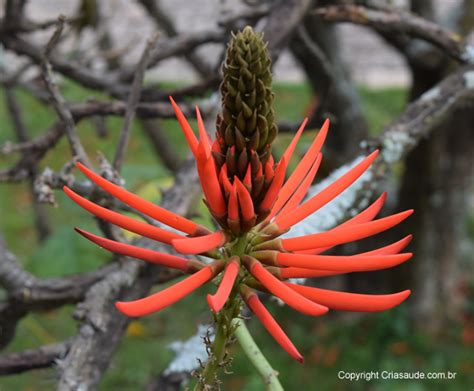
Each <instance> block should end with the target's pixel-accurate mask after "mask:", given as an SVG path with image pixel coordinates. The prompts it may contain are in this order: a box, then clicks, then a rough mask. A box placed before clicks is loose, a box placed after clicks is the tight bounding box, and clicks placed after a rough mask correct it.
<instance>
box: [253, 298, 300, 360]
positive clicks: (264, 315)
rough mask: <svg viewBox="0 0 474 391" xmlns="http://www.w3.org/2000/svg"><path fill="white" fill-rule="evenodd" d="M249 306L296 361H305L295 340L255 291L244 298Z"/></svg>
mask: <svg viewBox="0 0 474 391" xmlns="http://www.w3.org/2000/svg"><path fill="white" fill-rule="evenodd" d="M244 300H245V302H246V303H247V305H248V307H249V308H250V309H251V310H252V312H253V313H254V314H255V316H256V317H257V318H258V320H259V321H260V323H262V325H263V327H265V329H266V330H267V331H268V332H269V333H270V335H271V336H272V337H273V338H274V339H275V341H277V342H278V344H279V345H280V346H281V347H282V348H283V350H284V351H285V352H287V353H288V354H289V355H290V357H292V358H294V359H295V360H296V361H298V362H300V363H303V362H304V359H303V356H302V355H301V353H300V352H298V349H296V347H295V345H293V342H291V340H290V338H288V336H287V335H286V334H285V332H284V331H283V329H282V328H281V327H280V325H279V324H278V323H277V321H276V320H275V319H274V318H273V316H272V315H271V314H270V312H269V311H268V310H267V309H266V308H265V306H264V305H263V304H262V302H261V301H260V299H259V298H258V296H257V295H256V294H255V293H254V294H252V295H250V297H248V298H244Z"/></svg>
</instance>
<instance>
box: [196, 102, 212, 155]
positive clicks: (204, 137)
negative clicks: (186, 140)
mask: <svg viewBox="0 0 474 391" xmlns="http://www.w3.org/2000/svg"><path fill="white" fill-rule="evenodd" d="M196 118H197V123H198V129H199V144H200V145H202V146H203V148H204V151H205V154H206V158H208V157H209V155H210V154H211V145H210V143H209V136H208V134H207V132H206V128H205V126H204V121H203V120H202V116H201V112H200V111H199V107H198V106H196Z"/></svg>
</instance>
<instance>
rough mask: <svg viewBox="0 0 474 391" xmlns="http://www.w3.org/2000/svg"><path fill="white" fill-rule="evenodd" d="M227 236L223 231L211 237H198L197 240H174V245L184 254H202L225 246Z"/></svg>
mask: <svg viewBox="0 0 474 391" xmlns="http://www.w3.org/2000/svg"><path fill="white" fill-rule="evenodd" d="M226 240H227V239H226V236H225V234H224V233H223V232H222V231H217V232H214V233H212V234H210V235H203V236H197V237H195V238H179V239H175V240H172V245H173V247H174V248H175V249H176V251H179V252H180V253H182V254H201V253H205V252H206V251H210V250H213V249H215V248H216V247H219V246H221V245H223V244H224V243H225V242H226Z"/></svg>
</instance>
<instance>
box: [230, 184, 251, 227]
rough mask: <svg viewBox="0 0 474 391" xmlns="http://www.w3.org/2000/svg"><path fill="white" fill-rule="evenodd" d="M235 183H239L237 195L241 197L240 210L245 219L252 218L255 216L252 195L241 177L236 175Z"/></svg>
mask: <svg viewBox="0 0 474 391" xmlns="http://www.w3.org/2000/svg"><path fill="white" fill-rule="evenodd" d="M234 184H236V185H237V195H238V197H239V204H240V210H241V212H242V217H243V219H244V220H245V221H249V220H252V219H253V218H254V217H255V210H254V207H253V201H252V196H251V195H250V193H249V192H248V190H247V189H246V188H245V186H244V184H243V183H242V182H241V181H240V180H239V178H237V177H234Z"/></svg>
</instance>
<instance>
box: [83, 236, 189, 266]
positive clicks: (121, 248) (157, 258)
mask: <svg viewBox="0 0 474 391" xmlns="http://www.w3.org/2000/svg"><path fill="white" fill-rule="evenodd" d="M75 229H76V231H77V232H78V233H80V234H81V235H82V236H84V237H85V238H86V239H89V240H90V241H91V242H94V243H95V244H97V245H99V246H100V247H102V248H105V249H106V250H109V251H112V252H114V253H116V254H121V255H125V256H127V257H133V258H138V259H142V260H144V261H147V262H151V263H155V264H157V265H162V266H166V267H171V268H173V269H179V270H182V271H187V269H188V264H189V260H187V259H185V258H181V257H177V256H175V255H171V254H165V253H160V252H157V251H152V250H148V249H145V248H140V247H136V246H132V245H130V244H126V243H121V242H116V241H114V240H110V239H106V238H102V237H100V236H97V235H94V234H92V233H90V232H87V231H84V230H83V229H80V228H75Z"/></svg>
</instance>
